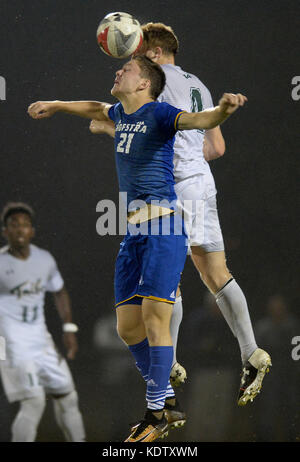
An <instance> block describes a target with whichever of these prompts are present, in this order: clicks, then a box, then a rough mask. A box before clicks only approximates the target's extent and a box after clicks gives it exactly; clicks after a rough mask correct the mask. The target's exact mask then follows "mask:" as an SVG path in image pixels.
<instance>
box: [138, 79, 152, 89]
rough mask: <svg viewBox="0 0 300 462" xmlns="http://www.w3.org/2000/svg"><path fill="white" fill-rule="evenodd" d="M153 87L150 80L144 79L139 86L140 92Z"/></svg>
mask: <svg viewBox="0 0 300 462" xmlns="http://www.w3.org/2000/svg"><path fill="white" fill-rule="evenodd" d="M150 86H151V81H150V80H149V79H143V80H142V81H141V83H140V85H139V89H140V90H146V88H149V87H150Z"/></svg>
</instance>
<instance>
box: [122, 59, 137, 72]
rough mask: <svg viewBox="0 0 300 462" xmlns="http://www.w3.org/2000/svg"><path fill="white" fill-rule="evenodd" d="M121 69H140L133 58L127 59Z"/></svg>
mask: <svg viewBox="0 0 300 462" xmlns="http://www.w3.org/2000/svg"><path fill="white" fill-rule="evenodd" d="M122 69H125V70H133V71H139V70H140V68H139V65H138V63H137V62H136V60H135V59H131V60H130V61H127V63H125V64H124V66H123V67H122Z"/></svg>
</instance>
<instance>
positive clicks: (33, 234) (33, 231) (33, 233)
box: [31, 227, 35, 239]
mask: <svg viewBox="0 0 300 462" xmlns="http://www.w3.org/2000/svg"><path fill="white" fill-rule="evenodd" d="M34 236H35V228H34V227H32V230H31V239H33V238H34Z"/></svg>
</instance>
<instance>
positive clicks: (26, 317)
mask: <svg viewBox="0 0 300 462" xmlns="http://www.w3.org/2000/svg"><path fill="white" fill-rule="evenodd" d="M22 308H23V313H22V317H23V322H29V323H31V322H34V321H36V319H37V310H38V309H39V307H38V306H34V307H33V308H32V313H31V314H32V316H29V315H28V312H29V310H30V308H29V307H28V306H22Z"/></svg>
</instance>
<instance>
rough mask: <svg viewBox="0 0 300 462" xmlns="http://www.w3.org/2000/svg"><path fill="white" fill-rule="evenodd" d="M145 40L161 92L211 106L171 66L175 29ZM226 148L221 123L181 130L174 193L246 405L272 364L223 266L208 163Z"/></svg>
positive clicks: (151, 28)
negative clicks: (222, 323) (234, 350)
mask: <svg viewBox="0 0 300 462" xmlns="http://www.w3.org/2000/svg"><path fill="white" fill-rule="evenodd" d="M142 28H143V32H144V42H143V46H142V49H141V50H140V51H139V53H140V54H145V55H146V56H147V57H148V58H150V59H152V60H153V61H155V62H157V63H158V64H160V65H161V66H162V68H163V70H164V72H165V74H166V86H165V89H164V91H163V92H162V93H161V95H160V96H159V99H158V100H159V101H165V102H167V103H169V104H171V105H174V106H175V107H180V108H182V109H184V110H186V111H187V112H197V111H201V110H202V109H203V110H204V109H208V108H210V107H213V102H212V98H211V95H210V92H209V90H208V89H207V88H206V86H205V85H204V84H203V83H202V82H201V81H200V80H199V79H198V78H197V77H196V76H194V75H193V74H191V73H189V72H185V71H183V70H182V69H181V68H180V67H179V66H176V65H175V55H176V53H177V51H178V39H177V37H176V35H175V34H174V32H173V30H172V29H171V28H170V27H168V26H166V25H164V24H162V23H148V24H145V25H144V26H143V27H142ZM91 131H92V132H93V133H103V132H106V133H108V134H109V135H111V136H114V126H113V125H112V124H109V123H104V122H100V121H93V122H92V123H91ZM224 152H225V142H224V139H223V136H222V133H221V130H220V127H216V128H213V129H211V130H206V131H205V132H204V131H201V130H191V131H179V132H177V134H176V140H175V144H174V176H175V182H176V186H175V191H176V194H177V197H178V200H179V202H180V204H181V208H182V210H183V211H184V217H185V224H186V228H187V232H188V234H189V244H190V249H191V258H192V260H193V262H194V265H195V267H196V268H197V270H198V272H199V275H200V277H201V279H202V281H203V282H204V284H205V285H206V286H207V287H208V289H209V290H210V291H211V292H212V293H213V294H214V296H215V298H216V302H217V304H218V306H219V308H220V310H221V312H222V314H223V316H224V318H225V320H226V322H227V324H228V325H229V327H230V329H231V331H232V333H233V335H234V336H235V337H236V338H237V340H238V343H239V347H240V351H241V359H242V364H243V374H242V380H241V385H240V390H239V394H238V405H240V406H242V405H245V404H247V402H248V401H249V400H251V401H252V400H253V399H254V398H255V396H256V395H257V393H259V391H260V388H261V385H262V380H263V378H264V375H265V373H266V372H267V371H268V368H269V366H270V365H271V358H270V356H269V354H268V353H267V352H265V351H264V350H262V349H260V348H258V347H257V344H256V341H255V337H254V333H253V329H252V324H251V320H250V316H249V312H248V306H247V301H246V299H245V296H244V294H243V292H242V290H241V288H240V287H239V285H238V284H237V282H236V281H235V279H234V278H233V276H232V275H231V273H230V272H229V270H228V268H227V265H226V258H225V252H224V242H223V237H222V232H221V228H220V224H219V219H218V211H217V205H216V193H217V191H216V187H215V182H214V178H213V176H212V173H211V170H210V167H209V164H208V162H207V161H209V160H212V159H214V158H217V157H220V156H222V155H223V154H224ZM177 294H178V297H177V299H176V303H175V304H174V309H173V315H172V319H171V325H170V329H171V334H172V339H173V345H174V352H175V355H174V360H173V369H172V373H173V374H174V377H175V381H176V374H177V373H179V377H178V378H177V379H178V381H180V380H182V379H184V378H185V371H184V369H183V368H182V366H180V365H178V363H176V349H175V346H176V344H177V336H178V329H179V325H180V322H181V319H182V300H181V296H180V292H179V291H178V293H177Z"/></svg>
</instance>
